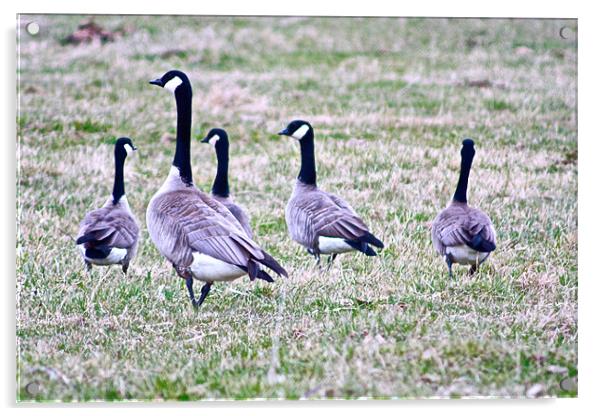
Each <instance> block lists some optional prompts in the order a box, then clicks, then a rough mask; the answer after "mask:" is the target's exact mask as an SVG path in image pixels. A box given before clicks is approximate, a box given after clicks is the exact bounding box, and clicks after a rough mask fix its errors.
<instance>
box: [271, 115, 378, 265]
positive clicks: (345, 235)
mask: <svg viewBox="0 0 602 416" xmlns="http://www.w3.org/2000/svg"><path fill="white" fill-rule="evenodd" d="M278 134H279V135H285V136H289V137H292V138H294V139H296V140H297V141H299V145H300V148H301V170H300V172H299V176H298V177H297V182H296V184H295V187H294V188H293V193H292V195H291V197H290V199H289V201H288V204H287V206H286V224H287V226H288V231H289V234H290V235H291V238H292V239H293V240H294V241H296V242H297V243H299V244H301V245H302V246H303V247H305V248H306V249H307V251H308V253H309V254H311V255H313V256H314V257H315V259H316V263H317V264H320V255H322V254H329V255H330V257H329V265H330V264H332V262H333V261H334V259H335V258H336V256H337V255H338V254H341V253H346V252H350V251H359V252H361V253H364V254H365V255H367V256H376V252H375V251H374V249H373V248H372V247H371V246H375V247H378V248H383V247H384V244H383V243H382V241H380V240H379V239H378V238H376V237H375V236H374V235H373V234H372V233H371V232H370V230H369V229H368V226H367V225H366V224H365V223H364V221H363V220H362V219H361V218H360V217H359V215H358V214H357V213H356V212H355V211H354V209H353V208H352V207H351V206H350V205H349V204H348V203H347V202H346V201H345V200H343V199H342V198H341V197H338V196H336V195H333V194H331V193H328V192H325V191H323V190H321V189H319V188H318V186H317V184H316V162H315V155H314V130H313V127H312V126H311V125H310V124H309V123H308V122H307V121H303V120H294V121H292V122H291V123H289V125H288V126H287V127H286V128H285V129H284V130H282V131H280V132H279V133H278Z"/></svg>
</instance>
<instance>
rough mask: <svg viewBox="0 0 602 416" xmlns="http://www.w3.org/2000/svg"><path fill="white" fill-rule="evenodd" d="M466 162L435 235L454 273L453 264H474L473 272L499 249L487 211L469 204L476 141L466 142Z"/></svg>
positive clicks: (464, 157)
mask: <svg viewBox="0 0 602 416" xmlns="http://www.w3.org/2000/svg"><path fill="white" fill-rule="evenodd" d="M461 155H462V162H461V165H460V178H459V179H458V185H457V187H456V192H455V193H454V197H453V199H452V201H451V202H450V204H449V205H448V206H447V208H445V209H444V210H443V211H441V212H440V213H439V215H437V217H436V218H435V221H434V222H433V226H432V230H431V237H432V240H433V245H434V246H435V250H437V252H438V253H439V254H440V255H441V256H443V258H444V259H445V262H446V263H447V267H448V269H449V277H450V278H451V277H453V274H452V264H454V263H458V264H470V265H471V268H470V273H471V274H472V273H474V272H475V271H476V270H477V269H478V267H479V265H480V264H481V263H483V262H484V261H485V260H487V258H488V257H489V254H491V252H492V251H493V250H495V229H494V228H493V224H492V223H491V220H490V219H489V217H488V216H487V214H485V213H484V212H483V211H481V210H480V209H477V208H473V207H469V206H468V203H467V200H466V190H467V188H468V175H469V174H470V167H471V165H472V159H473V158H474V155H475V150H474V142H473V141H472V140H470V139H466V140H464V141H463V142H462V151H461Z"/></svg>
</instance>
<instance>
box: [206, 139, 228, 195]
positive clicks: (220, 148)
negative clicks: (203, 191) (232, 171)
mask: <svg viewBox="0 0 602 416" xmlns="http://www.w3.org/2000/svg"><path fill="white" fill-rule="evenodd" d="M220 140H224V139H220ZM215 152H216V154H217V174H216V175H215V180H214V181H213V188H212V189H211V193H213V195H217V196H223V197H224V198H227V197H228V195H230V187H229V186H228V145H227V144H221V143H219V142H218V144H217V145H216V146H215Z"/></svg>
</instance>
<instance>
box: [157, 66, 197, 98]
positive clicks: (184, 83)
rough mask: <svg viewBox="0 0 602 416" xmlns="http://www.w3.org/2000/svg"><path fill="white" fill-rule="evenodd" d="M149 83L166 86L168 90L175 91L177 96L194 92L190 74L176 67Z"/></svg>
mask: <svg viewBox="0 0 602 416" xmlns="http://www.w3.org/2000/svg"><path fill="white" fill-rule="evenodd" d="M149 83H150V84H153V85H157V86H159V87H162V88H165V89H166V90H169V91H171V92H172V93H174V94H175V95H176V96H178V95H179V94H181V93H186V92H188V93H190V94H192V87H191V86H190V81H189V80H188V76H186V74H185V73H183V72H182V71H178V70H175V69H173V70H171V71H167V72H166V73H165V74H163V76H162V77H161V78H157V79H154V80H152V81H149Z"/></svg>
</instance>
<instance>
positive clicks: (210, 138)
mask: <svg viewBox="0 0 602 416" xmlns="http://www.w3.org/2000/svg"><path fill="white" fill-rule="evenodd" d="M201 143H210V144H212V145H213V147H215V149H216V150H220V149H227V148H228V133H226V131H225V130H223V129H211V130H210V131H209V133H207V136H205V138H204V139H202V140H201Z"/></svg>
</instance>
